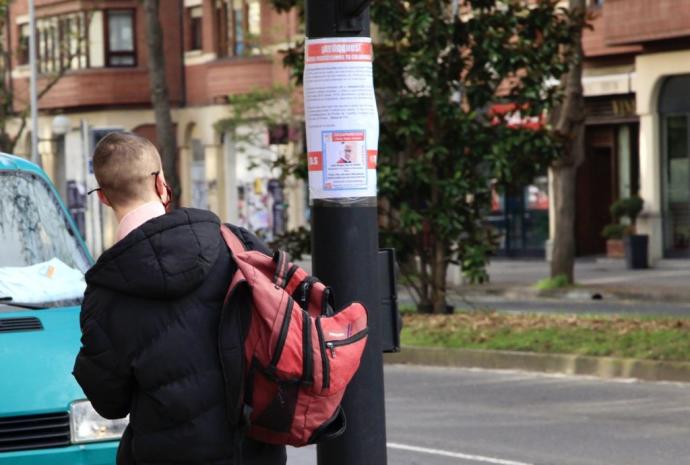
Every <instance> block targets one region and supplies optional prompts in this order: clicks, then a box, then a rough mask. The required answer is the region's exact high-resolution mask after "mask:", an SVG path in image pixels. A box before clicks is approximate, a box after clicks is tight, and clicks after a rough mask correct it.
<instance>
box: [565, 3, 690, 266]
mask: <svg viewBox="0 0 690 465" xmlns="http://www.w3.org/2000/svg"><path fill="white" fill-rule="evenodd" d="M591 8H592V13H593V18H594V19H593V22H592V26H593V30H591V31H588V32H587V33H586V34H585V39H584V46H585V51H586V64H585V71H584V78H583V84H584V89H585V96H586V99H585V100H586V108H587V121H586V124H587V127H586V134H587V137H586V139H587V142H586V143H587V148H586V158H585V161H584V163H583V164H582V166H581V167H580V168H579V173H578V199H577V217H578V218H577V225H578V226H577V228H578V229H577V238H578V253H579V254H598V253H603V251H604V243H603V238H601V237H600V233H601V229H602V228H603V226H604V225H605V224H606V223H608V222H610V220H611V219H610V216H609V213H608V208H609V206H610V205H611V203H612V202H614V201H615V200H617V199H618V198H622V197H628V196H630V195H634V194H639V195H640V196H641V197H642V198H643V200H644V202H645V204H644V210H643V212H642V215H641V217H640V219H639V220H638V224H637V229H638V231H639V232H640V233H643V234H648V235H649V237H650V249H649V255H650V260H651V262H652V263H653V262H655V261H657V260H659V259H661V258H664V257H688V256H690V118H689V116H690V0H658V1H654V2H649V1H645V0H597V1H593V2H592V5H591ZM597 236H599V237H597Z"/></svg>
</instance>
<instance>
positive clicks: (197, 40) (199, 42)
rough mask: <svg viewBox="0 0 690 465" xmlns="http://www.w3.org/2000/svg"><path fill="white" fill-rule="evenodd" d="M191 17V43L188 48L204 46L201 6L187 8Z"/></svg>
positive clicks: (197, 48) (199, 48) (193, 48)
mask: <svg viewBox="0 0 690 465" xmlns="http://www.w3.org/2000/svg"><path fill="white" fill-rule="evenodd" d="M187 15H188V16H187V17H188V18H189V45H188V47H187V50H201V49H202V48H203V37H204V36H203V31H204V30H203V13H202V10H201V7H200V6H195V7H192V8H187Z"/></svg>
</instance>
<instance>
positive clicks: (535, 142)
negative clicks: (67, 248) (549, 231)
mask: <svg viewBox="0 0 690 465" xmlns="http://www.w3.org/2000/svg"><path fill="white" fill-rule="evenodd" d="M466 4H467V5H469V6H470V7H471V9H472V11H471V14H466V15H463V14H460V13H463V12H460V11H455V12H454V11H453V5H454V2H451V1H444V0H435V1H425V2H406V1H400V0H381V1H377V2H374V3H373V4H372V7H371V17H372V21H374V22H375V23H376V25H377V31H378V39H379V43H377V44H375V56H376V60H375V62H374V67H375V73H374V76H375V82H376V90H377V95H378V100H379V109H380V115H381V137H380V142H379V154H380V155H379V193H380V196H381V197H383V198H385V199H386V205H387V208H386V209H385V210H384V211H383V214H384V215H388V220H389V221H388V222H387V224H388V225H389V226H388V229H389V231H388V233H389V235H390V236H397V238H396V241H395V244H396V245H400V244H402V245H403V247H402V250H401V251H400V250H399V256H400V258H401V259H402V260H413V261H415V263H418V264H419V265H418V266H417V269H416V271H417V276H416V278H417V280H418V282H419V284H418V285H417V286H416V287H415V289H416V291H417V294H418V297H419V298H420V301H424V300H426V299H429V298H430V293H432V292H433V288H434V283H435V282H437V280H435V279H434V270H435V268H437V265H438V263H437V262H438V260H439V257H443V260H445V261H446V263H459V264H461V266H462V269H463V271H464V273H465V276H466V278H467V279H468V280H469V281H470V282H482V281H484V280H485V279H486V274H485V272H484V268H485V264H486V261H487V257H488V256H489V254H490V251H491V248H492V245H493V240H492V239H493V238H492V236H491V234H490V232H489V231H488V230H487V226H486V223H485V219H486V217H487V216H488V212H489V210H490V205H491V190H490V185H491V181H492V180H495V181H496V183H497V185H498V186H499V188H502V189H506V188H510V187H513V186H520V185H524V184H525V183H528V182H529V181H531V180H532V179H533V178H534V177H535V176H536V175H538V174H540V173H543V172H544V171H545V170H546V167H547V166H548V165H549V164H550V163H551V162H552V161H553V160H554V159H555V158H556V157H557V156H558V155H559V153H560V142H559V141H558V140H557V138H556V137H555V136H554V135H553V134H552V132H551V128H550V127H549V126H548V125H545V124H542V125H538V124H537V125H534V127H532V128H531V129H527V128H524V127H520V124H519V123H518V124H517V125H511V124H506V120H505V118H506V117H510V116H513V117H516V119H517V120H518V121H520V120H523V119H525V118H532V120H533V121H543V119H542V117H543V115H544V114H545V113H546V112H548V111H549V110H550V109H552V108H553V107H554V106H555V105H556V104H557V103H558V102H559V98H560V95H559V93H558V92H559V89H558V88H557V87H555V86H553V85H550V83H551V82H552V81H554V80H555V79H558V78H559V77H560V76H561V75H562V74H563V73H564V72H566V71H567V69H568V65H569V61H568V60H569V56H568V55H567V54H563V53H562V51H563V50H568V49H569V47H570V46H572V36H573V34H572V31H573V28H574V27H578V24H579V23H578V21H577V18H575V17H574V16H572V15H570V13H567V12H565V11H563V10H559V9H558V8H557V7H556V4H555V2H548V1H547V2H539V3H537V4H534V5H531V6H529V7H527V6H526V5H525V4H522V2H510V1H469V2H466ZM464 13H469V12H467V11H465V12H464ZM499 103H507V104H509V105H507V107H506V108H508V114H497V112H494V111H493V108H494V106H495V105H496V104H499ZM518 111H519V115H518ZM406 252H407V253H406ZM439 252H440V253H439Z"/></svg>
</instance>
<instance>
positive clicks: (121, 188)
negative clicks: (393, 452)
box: [74, 133, 286, 465]
mask: <svg viewBox="0 0 690 465" xmlns="http://www.w3.org/2000/svg"><path fill="white" fill-rule="evenodd" d="M93 167H94V172H95V175H96V179H97V180H98V184H99V186H100V187H99V189H98V197H99V199H100V200H101V202H103V203H104V204H105V205H107V206H109V207H111V208H112V209H113V211H114V212H115V215H116V217H117V219H118V221H119V228H118V231H117V240H118V242H117V243H116V244H115V245H114V246H113V247H111V248H110V249H108V250H107V251H105V252H104V253H103V255H101V257H100V258H99V259H98V262H97V263H96V264H95V265H94V266H93V268H91V269H90V270H89V271H88V272H87V274H86V282H87V289H86V293H85V295H84V302H83V304H82V311H81V327H82V348H81V351H80V352H79V355H78V356H77V360H76V363H75V367H74V376H75V377H76V379H77V381H78V382H79V384H80V385H81V386H82V388H83V389H84V392H85V393H86V396H87V397H88V398H89V400H90V401H91V403H92V404H93V407H94V408H95V409H96V411H97V412H98V413H100V414H101V415H102V416H104V417H105V418H123V417H125V416H126V415H127V414H129V415H130V417H129V420H130V423H129V426H128V428H127V430H126V431H125V433H124V435H123V437H122V441H121V443H120V447H119V449H118V454H117V464H118V465H154V464H155V465H167V464H171V465H172V464H175V465H202V464H203V465H239V464H241V463H244V464H248V465H254V464H261V465H264V464H265V465H281V464H284V463H285V462H286V456H285V448H284V447H282V446H271V445H267V444H261V443H258V442H254V441H251V440H249V439H245V440H244V441H243V442H242V444H243V446H242V451H241V452H240V448H238V447H237V444H240V442H239V440H238V439H239V438H240V434H241V433H240V432H239V431H237V430H236V429H235V428H233V426H231V425H230V423H229V422H228V420H227V418H226V399H225V395H224V378H223V373H222V370H221V366H220V361H219V356H218V325H219V317H220V312H221V307H222V304H223V300H224V297H225V293H226V291H227V288H228V284H229V280H230V278H231V276H232V275H233V273H234V271H235V264H234V262H233V261H232V259H231V256H230V252H229V250H228V249H227V247H226V245H225V243H224V242H223V240H222V238H221V235H220V229H219V228H220V222H219V219H218V217H217V216H216V215H214V214H213V213H211V212H208V211H204V210H195V209H177V210H174V211H172V212H170V213H166V206H167V205H168V204H169V202H170V200H171V194H170V189H169V188H168V187H167V185H166V183H165V175H164V173H163V171H162V167H161V160H160V156H159V154H158V152H157V150H156V149H155V147H154V146H153V145H152V144H151V143H150V142H149V141H147V140H146V139H143V138H141V137H138V136H136V135H133V134H128V133H112V134H109V135H108V136H106V137H105V138H104V139H103V140H101V142H100V143H99V144H98V146H97V147H96V150H95V153H94V157H93ZM255 242H256V243H257V244H258V246H259V247H263V248H264V250H263V251H265V252H266V253H269V254H270V252H269V251H268V250H267V249H265V246H263V245H262V244H260V243H259V241H258V240H256V241H255ZM238 356H239V353H238ZM231 375H232V374H231ZM236 376H240V373H237V374H236ZM240 456H242V459H240Z"/></svg>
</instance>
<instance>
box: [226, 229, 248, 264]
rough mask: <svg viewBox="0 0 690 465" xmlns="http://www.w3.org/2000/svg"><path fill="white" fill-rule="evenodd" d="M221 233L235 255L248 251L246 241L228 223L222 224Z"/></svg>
mask: <svg viewBox="0 0 690 465" xmlns="http://www.w3.org/2000/svg"><path fill="white" fill-rule="evenodd" d="M220 234H221V235H222V236H223V240H224V241H225V243H226V244H227V246H228V248H229V249H230V251H231V252H232V255H233V256H234V255H237V254H240V253H242V252H245V251H246V247H245V246H244V243H243V242H242V241H241V240H240V238H239V237H237V235H236V234H235V233H234V232H232V230H231V229H230V228H229V227H228V226H227V225H225V224H222V225H220Z"/></svg>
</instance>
